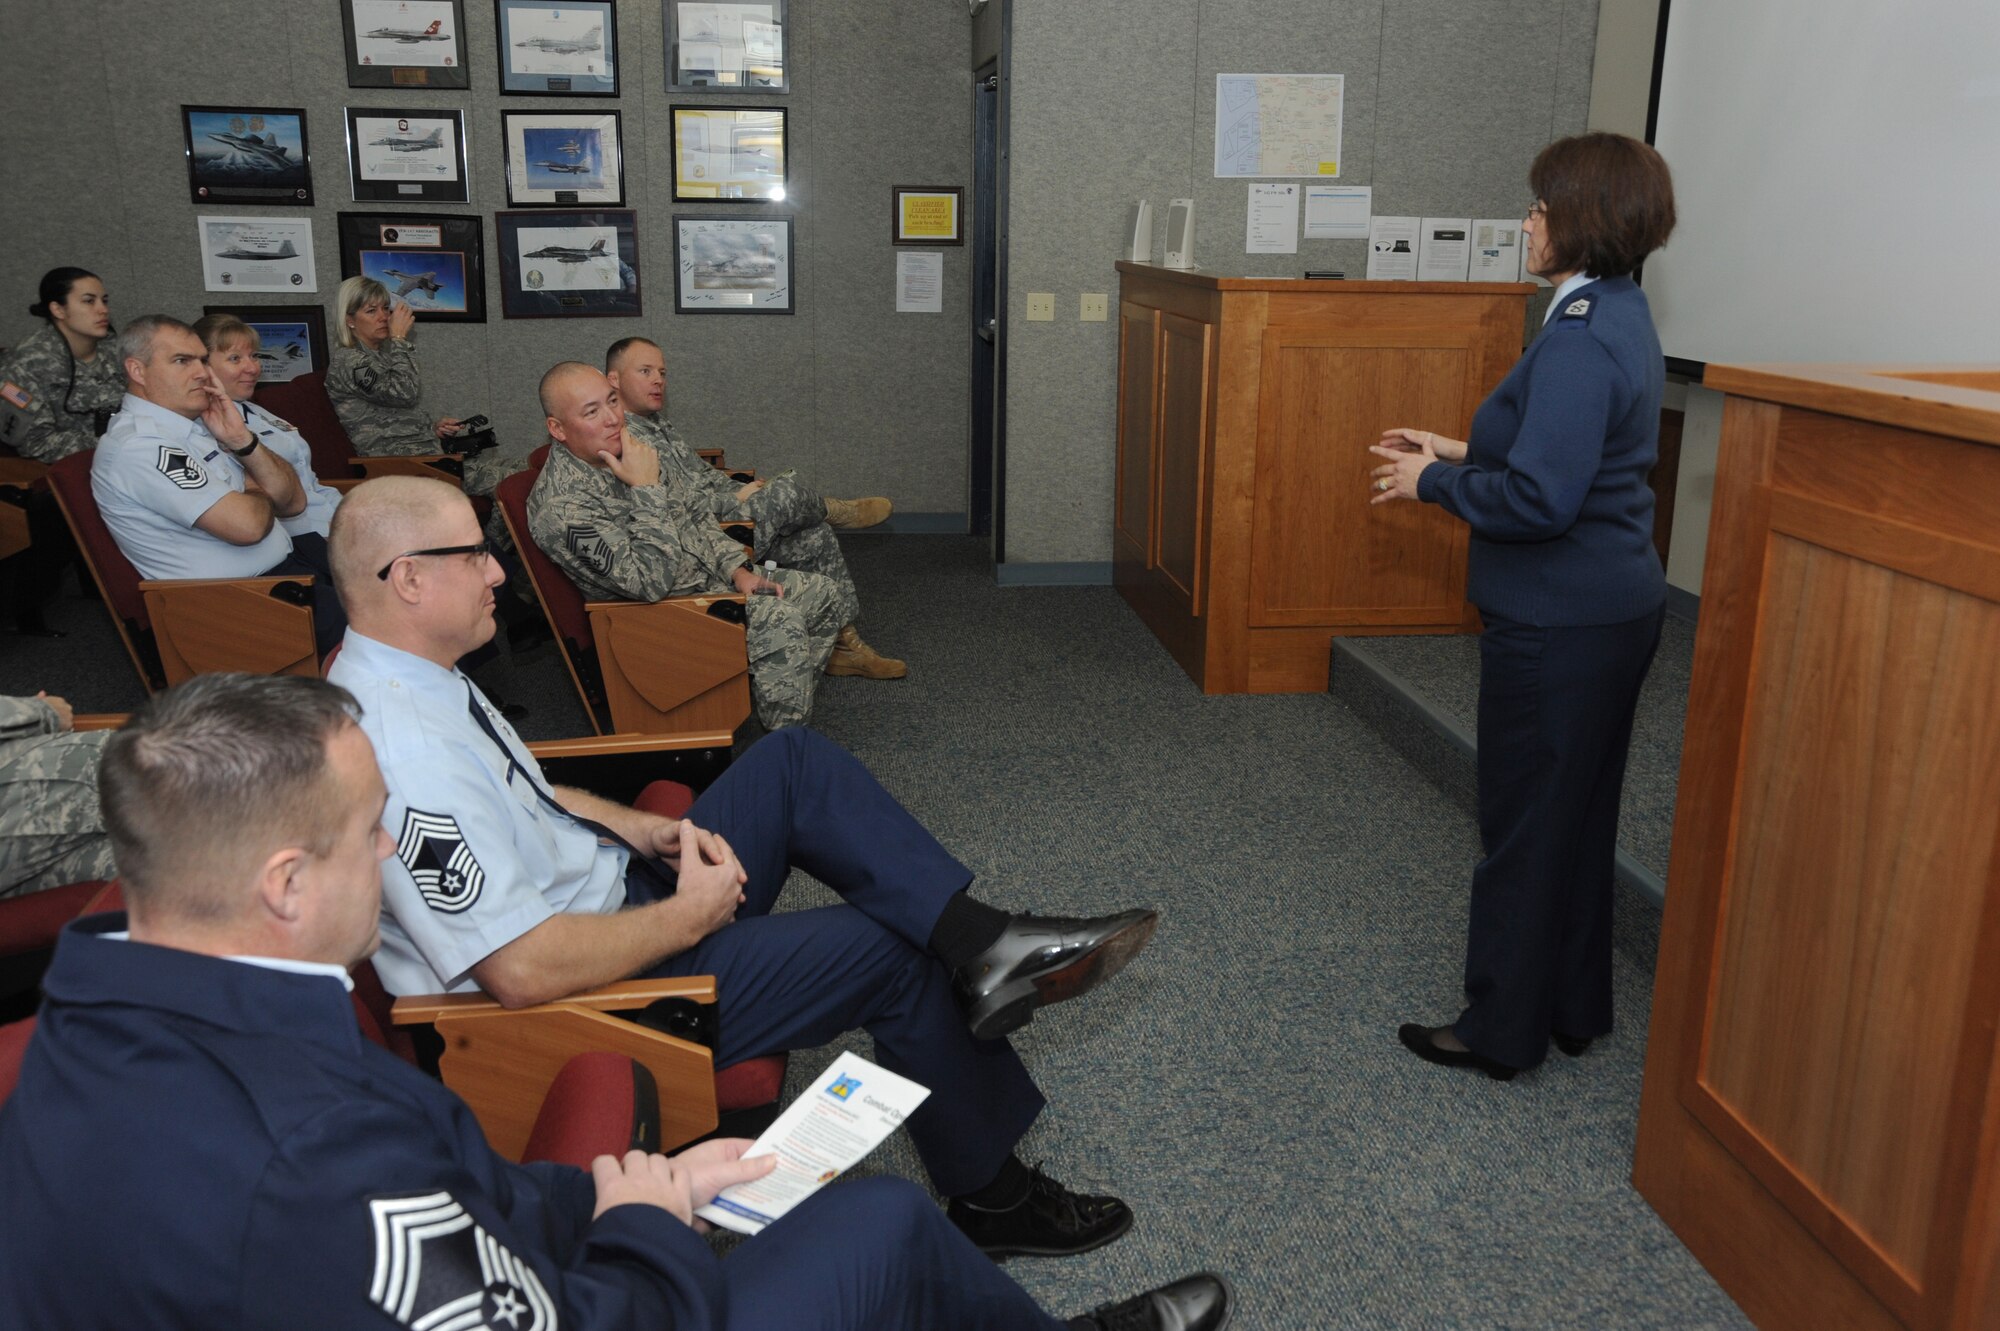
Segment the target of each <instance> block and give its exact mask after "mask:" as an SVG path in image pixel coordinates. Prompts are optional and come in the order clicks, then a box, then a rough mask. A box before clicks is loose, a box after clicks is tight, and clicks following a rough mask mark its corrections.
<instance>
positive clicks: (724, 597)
mask: <svg viewBox="0 0 2000 1331" xmlns="http://www.w3.org/2000/svg"><path fill="white" fill-rule="evenodd" d="M746 599H748V598H747V597H745V596H744V594H743V593H742V592H702V593H701V594H700V595H698V596H669V597H668V598H667V599H666V600H664V601H654V602H653V604H654V605H684V606H691V607H693V608H694V609H696V610H706V609H708V607H710V606H711V605H714V604H715V603H716V602H717V601H734V602H736V604H738V605H742V604H743V602H744V601H745V600H746ZM639 604H641V603H640V602H638V601H585V602H584V603H583V613H585V614H586V615H587V614H589V613H590V612H591V611H593V610H623V609H628V608H630V607H632V606H635V605H639Z"/></svg>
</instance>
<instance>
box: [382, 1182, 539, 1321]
mask: <svg viewBox="0 0 2000 1331" xmlns="http://www.w3.org/2000/svg"><path fill="white" fill-rule="evenodd" d="M368 1214H369V1218H370V1220H371V1221H372V1222H373V1228H374V1231H375V1269H374V1272H373V1274H372V1275H371V1276H370V1277H369V1282H368V1298H369V1301H370V1302H371V1303H373V1304H374V1305H375V1306H376V1307H378V1308H380V1309H381V1310H382V1311H383V1312H385V1313H387V1314H389V1316H391V1317H393V1318H395V1319H396V1320H397V1321H398V1322H400V1323H401V1324H402V1325H404V1326H409V1327H425V1328H441V1327H447V1326H449V1327H463V1328H466V1331H472V1328H474V1327H484V1328H492V1329H493V1331H498V1328H501V1327H506V1328H509V1331H556V1305H555V1300H554V1299H551V1298H550V1297H549V1292H548V1290H547V1289H546V1288H545V1287H544V1286H543V1285H542V1282H541V1278H540V1277H539V1276H537V1275H536V1274H535V1271H534V1268H533V1267H531V1266H529V1265H528V1264H527V1263H526V1262H524V1261H522V1260H521V1259H520V1258H519V1257H516V1256H515V1255H514V1254H513V1253H512V1252H511V1251H509V1250H508V1248H507V1245H506V1244H504V1243H502V1242H500V1240H498V1239H496V1238H494V1237H493V1236H492V1235H491V1234H488V1233H487V1232H486V1230H485V1229H484V1228H482V1227H481V1226H480V1224H479V1222H478V1221H476V1220H474V1219H473V1218H472V1217H471V1216H470V1215H467V1214H466V1211H465V1208H464V1207H463V1206H461V1205H459V1203H458V1201H457V1200H456V1199H455V1198H454V1197H453V1196H452V1195H451V1194H450V1193H448V1192H429V1193H417V1194H412V1195H405V1196H401V1197H371V1198H370V1199H369V1201H368Z"/></svg>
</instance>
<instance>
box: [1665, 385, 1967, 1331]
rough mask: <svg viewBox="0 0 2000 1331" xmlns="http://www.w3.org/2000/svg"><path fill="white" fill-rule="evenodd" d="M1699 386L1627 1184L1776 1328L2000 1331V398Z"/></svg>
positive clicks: (1905, 389)
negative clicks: (1707, 460) (1704, 474)
mask: <svg viewBox="0 0 2000 1331" xmlns="http://www.w3.org/2000/svg"><path fill="white" fill-rule="evenodd" d="M1706 383H1707V384H1708V386H1709V387H1712V388H1717V389H1720V390H1721V391H1722V392H1724V393H1726V394H1728V399H1727V402H1726V405H1725V408H1724V415H1723V433H1722V453H1721V463H1720V468H1719V472H1718V475H1717V480H1716V491H1715V507H1714V516H1713V520H1712V521H1711V523H1710V525H1709V532H1710V536H1709V546H1708V559H1707V570H1706V575H1705V577H1704V579H1703V583H1702V601H1701V624H1700V629H1699V632H1698V635H1697V638H1696V646H1695V662H1694V681H1693V688H1692V693H1691V696H1690V699H1689V705H1688V721H1687V738H1686V745H1685V749H1684V752H1683V756H1682V760H1681V778H1680V801H1679V808H1678V810H1677V813H1676V817H1675V822H1674V842H1673V866H1672V873H1671V877H1670V878H1669V880H1668V886H1667V905H1666V916H1665V921H1664V925H1663V928H1662V936H1661V940H1660V956H1659V965H1658V971H1657V977H1656V981H1655V988H1654V1000H1653V1025H1652V1035H1651V1042H1650V1045H1649V1047H1648V1049H1647V1059H1646V1082H1645V1091H1644V1095H1643V1098H1642V1103H1641V1109H1640V1117H1639V1141H1638V1151H1637V1157H1636V1161H1635V1164H1634V1168H1633V1182H1634V1184H1635V1185H1636V1186H1637V1187H1638V1189H1639V1191H1640V1192H1641V1193H1642V1194H1644V1196H1645V1197H1646V1199H1647V1200H1648V1201H1649V1202H1651V1203H1652V1205H1653V1207H1654V1209H1656V1210H1657V1211H1658V1212H1659V1213H1660V1214H1661V1216H1663V1217H1664V1218H1665V1219H1666V1221H1667V1223H1668V1224H1669V1225H1671V1226H1672V1227H1673V1228H1674V1230H1675V1232H1676V1233H1678V1234H1679V1235H1680V1236H1681V1238H1682V1240H1683V1241H1684V1242H1685V1243H1686V1244H1687V1245H1688V1247H1689V1249H1690V1250H1692V1251H1693V1252H1694V1254H1695V1256H1696V1257H1698V1258H1700V1259H1701V1261H1702V1263H1703V1264H1704V1265H1706V1266H1707V1267H1708V1268H1709V1270H1710V1271H1711V1272H1713V1273H1714V1275H1715V1277H1716V1279H1717V1280H1719V1281H1720V1282H1721V1284H1722V1286H1723V1288H1724V1289H1726V1290H1728V1291H1729V1293H1730V1295H1731V1296H1732V1297H1734V1298H1735V1299H1736V1301H1737V1302H1738V1303H1740V1304H1741V1305H1742V1306H1743V1308H1744V1310H1745V1311H1746V1312H1747V1313H1749V1315H1750V1316H1751V1318H1752V1319H1753V1320H1755V1321H1756V1322H1757V1324H1758V1325H1759V1326H1763V1327H1769V1328H1781V1327H1782V1328H1789V1327H1799V1328H1814V1331H1818V1329H1819V1328H1832V1327H1840V1328H1899V1327H1900V1328H1919V1327H1921V1328H1966V1329H1969V1328H1974V1327H1984V1328H1995V1327H2000V1058H1996V1029H2000V368H1994V369H1977V370H1973V369H1924V368H1864V367H1824V366H1811V367H1808V366H1763V367H1723V366H1712V367H1710V369H1709V371H1708V375H1707V379H1706Z"/></svg>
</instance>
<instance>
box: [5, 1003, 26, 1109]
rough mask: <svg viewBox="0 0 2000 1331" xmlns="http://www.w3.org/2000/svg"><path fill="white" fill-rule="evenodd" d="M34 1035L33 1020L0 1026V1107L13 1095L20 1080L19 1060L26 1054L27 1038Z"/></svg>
mask: <svg viewBox="0 0 2000 1331" xmlns="http://www.w3.org/2000/svg"><path fill="white" fill-rule="evenodd" d="M34 1033H35V1019H34V1018H33V1017H29V1018H28V1019H27V1020H26V1021H16V1022H12V1023H10V1024H8V1025H6V1026H0V1105H4V1104H6V1103H7V1097H8V1096H10V1095H12V1094H13V1093H14V1087H15V1085H16V1084H17V1083H19V1082H20V1080H21V1060H22V1058H24V1057H25V1056H26V1055H27V1052H28V1037H30V1036H32V1035H33V1034H34Z"/></svg>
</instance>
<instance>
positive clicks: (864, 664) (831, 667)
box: [826, 624, 910, 679]
mask: <svg viewBox="0 0 2000 1331" xmlns="http://www.w3.org/2000/svg"><path fill="white" fill-rule="evenodd" d="M826 673H827V674H829V675H859V676H860V677H861V678H863V679H901V678H902V677H903V676H905V675H907V674H909V673H910V668H909V667H908V666H906V665H904V664H903V663H902V662H901V661H898V660H896V659H895V658H894V657H889V656H884V655H882V654H881V653H880V652H878V651H876V650H875V649H874V648H873V647H870V646H869V645H868V644H867V643H865V642H863V641H861V635H860V634H859V633H857V632H855V631H854V625H852V624H849V625H848V626H847V627H846V628H844V629H842V630H841V631H840V636H839V637H838V638H836V639H834V642H833V655H832V656H829V657H827V658H826Z"/></svg>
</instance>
